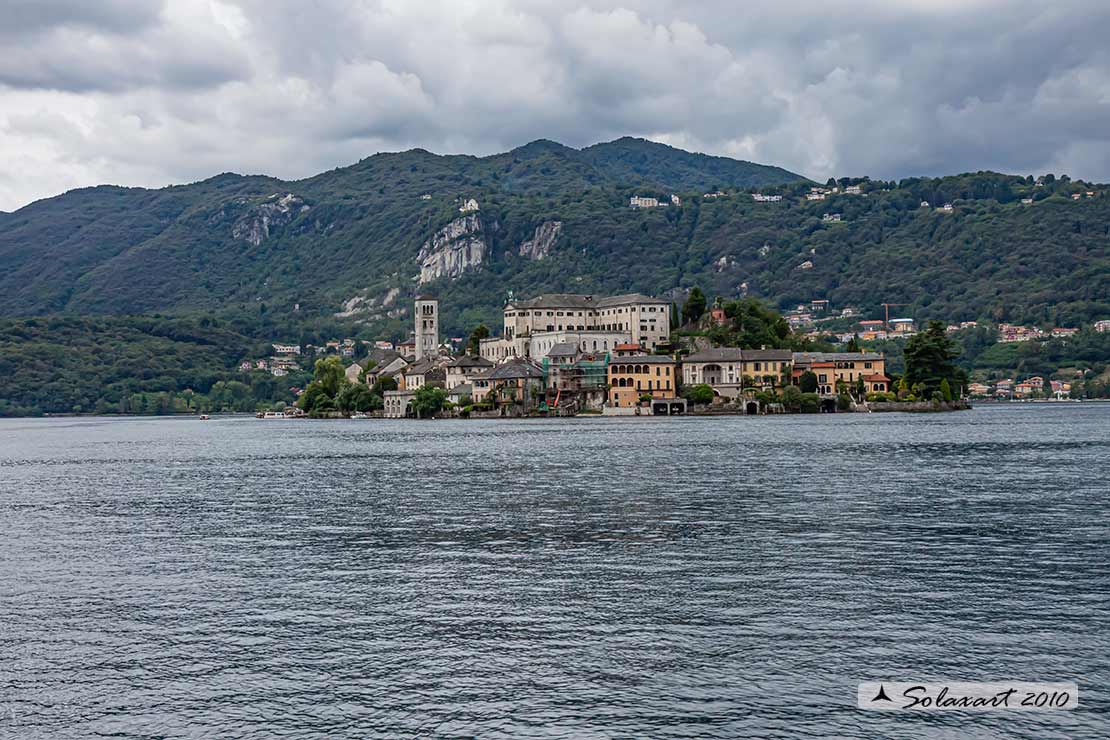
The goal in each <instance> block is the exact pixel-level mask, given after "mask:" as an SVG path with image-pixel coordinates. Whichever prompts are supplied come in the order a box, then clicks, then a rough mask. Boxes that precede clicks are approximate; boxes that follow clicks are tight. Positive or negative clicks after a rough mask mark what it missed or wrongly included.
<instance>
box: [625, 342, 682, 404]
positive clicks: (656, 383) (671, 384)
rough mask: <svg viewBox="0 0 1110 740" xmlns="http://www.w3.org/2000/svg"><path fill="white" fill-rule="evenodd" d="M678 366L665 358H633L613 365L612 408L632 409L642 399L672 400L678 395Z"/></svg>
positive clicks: (647, 356) (651, 356) (670, 359)
mask: <svg viewBox="0 0 1110 740" xmlns="http://www.w3.org/2000/svg"><path fill="white" fill-rule="evenodd" d="M677 366H678V363H676V362H675V361H674V359H673V358H671V357H666V356H664V355H631V356H628V357H616V358H613V359H611V360H610V362H609V405H610V406H612V407H614V408H622V407H623V408H631V407H633V406H638V405H639V404H640V397H641V396H645V395H646V396H651V397H652V399H660V400H670V399H673V398H675V396H676V395H677V393H678V375H677Z"/></svg>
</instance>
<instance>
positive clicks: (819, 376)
mask: <svg viewBox="0 0 1110 740" xmlns="http://www.w3.org/2000/svg"><path fill="white" fill-rule="evenodd" d="M817 379H818V380H819V381H821V382H822V383H824V382H826V381H828V379H829V376H828V375H825V374H824V373H822V374H821V375H818V376H817Z"/></svg>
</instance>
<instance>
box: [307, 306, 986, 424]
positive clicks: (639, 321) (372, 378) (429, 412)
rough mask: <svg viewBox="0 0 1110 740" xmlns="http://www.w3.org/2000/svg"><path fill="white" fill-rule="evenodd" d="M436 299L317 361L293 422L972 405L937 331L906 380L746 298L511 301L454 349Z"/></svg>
mask: <svg viewBox="0 0 1110 740" xmlns="http://www.w3.org/2000/svg"><path fill="white" fill-rule="evenodd" d="M439 310H440V309H439V302H438V300H436V299H435V298H434V297H432V296H429V295H420V296H417V298H416V300H415V304H414V310H413V314H414V317H415V319H414V329H413V334H412V336H411V338H410V339H409V341H407V342H404V343H402V344H401V345H400V346H397V347H395V348H392V349H386V348H381V349H377V348H376V349H375V350H374V351H372V352H368V356H367V358H366V359H365V360H364V361H362V362H354V363H352V364H350V365H347V366H345V365H344V363H343V362H342V360H341V357H340V356H339V355H330V356H325V357H323V358H320V359H317V360H315V363H314V365H313V369H314V373H313V379H312V380H311V382H309V383H308V385H307V387H306V388H305V389H304V391H303V392H302V393H301V394H300V396H299V398H298V401H297V404H296V407H295V409H292V410H289V411H287V412H286V414H287V415H294V416H304V417H309V418H337V417H351V416H356V417H358V418H370V417H384V418H417V419H430V418H502V417H510V418H519V417H527V416H552V417H554V416H578V415H601V416H673V415H679V414H692V415H722V414H742V415H763V414H792V413H844V412H875V411H913V412H936V411H955V410H961V409H967V408H970V406H969V404H968V402H967V400H966V389H967V385H968V379H967V374H966V372H965V371H964V370H962V369H961V368H960V367H959V366H958V365H957V364H956V359H957V358H958V356H959V349H958V347H957V345H956V343H955V342H953V341H952V339H950V338H949V337H948V335H947V333H946V328H945V325H944V324H943V323H942V322H939V321H934V322H930V324H929V326H928V327H927V328H926V329H925V330H924V331H922V332H920V333H916V332H915V333H913V335H912V336H910V337H909V338H908V339H907V340H906V343H905V348H904V351H903V353H902V354H903V360H902V361H903V362H904V371H903V372H901V373H894V372H891V371H890V370H889V369H888V367H887V359H886V357H885V356H884V354H883V353H882V352H876V351H873V350H869V349H867V348H866V347H863V346H861V344H860V342H859V339H858V337H855V336H853V337H852V338H851V339H850V340H849V341H848V343H847V346H846V347H843V348H840V349H838V348H836V347H834V346H832V345H830V344H829V343H828V342H823V341H820V340H818V339H816V338H813V337H811V336H807V335H803V334H800V333H799V332H796V331H795V330H794V329H793V328H792V327H791V326H790V323H789V322H788V321H787V320H786V319H785V318H784V317H783V316H782V315H781V314H779V313H778V312H776V311H774V310H772V309H770V308H768V307H767V306H765V305H764V304H762V303H761V302H760V301H758V300H756V299H753V298H741V299H737V300H731V301H725V300H721V299H718V300H716V301H715V302H714V305H713V307H712V308H708V307H707V301H706V298H705V295H704V294H703V293H702V291H701V290H699V289H697V288H694V289H693V290H691V291H690V293H689V295H688V296H687V298H686V300H685V302H684V303H683V306H682V309H681V311H679V309H678V306H677V304H675V303H672V302H670V301H668V300H665V299H659V298H655V297H652V296H646V295H642V294H629V295H620V296H592V295H569V294H547V295H540V296H537V297H535V298H531V299H525V300H519V299H515V298H512V297H510V299H509V300H508V301H507V302H506V304H505V306H504V309H503V315H504V325H503V330H502V333H501V334H500V336H491V332H490V330H489V328H488V327H486V326H485V325H479V326H477V327H476V328H475V329H474V331H473V332H472V333H471V335H470V337H469V339H468V341H467V342H466V346H465V347H464V348H463V349H462V351H458V352H455V351H453V349H452V347H451V346H450V344H449V343H441V342H440V338H439V334H438V332H439V323H440V313H439Z"/></svg>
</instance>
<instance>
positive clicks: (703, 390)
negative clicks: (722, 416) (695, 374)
mask: <svg viewBox="0 0 1110 740" xmlns="http://www.w3.org/2000/svg"><path fill="white" fill-rule="evenodd" d="M683 395H685V396H686V400H687V401H689V402H690V403H692V404H695V405H698V406H704V405H705V404H707V403H713V387H712V386H710V385H706V384H705V383H699V384H697V385H693V386H690V387H689V388H687V389H686V391H685V393H684V394H683Z"/></svg>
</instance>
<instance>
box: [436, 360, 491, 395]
mask: <svg viewBox="0 0 1110 740" xmlns="http://www.w3.org/2000/svg"><path fill="white" fill-rule="evenodd" d="M492 367H493V363H492V362H491V361H489V360H487V359H485V358H483V357H474V356H472V355H463V356H462V357H456V358H454V359H452V360H451V361H450V362H448V363H447V364H446V365H444V366H443V369H444V371H445V382H446V386H445V387H446V388H447V389H448V390H453V389H454V388H456V387H457V386H460V385H463V384H467V383H470V380H471V378H473V377H474V376H476V375H480V374H482V373H484V372H485V371H487V370H489V369H490V368H492Z"/></svg>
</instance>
